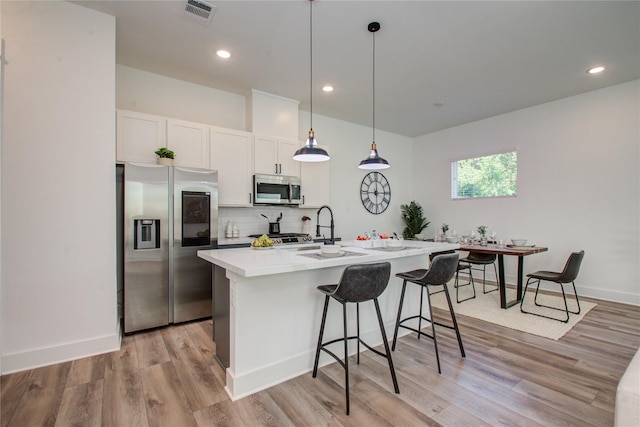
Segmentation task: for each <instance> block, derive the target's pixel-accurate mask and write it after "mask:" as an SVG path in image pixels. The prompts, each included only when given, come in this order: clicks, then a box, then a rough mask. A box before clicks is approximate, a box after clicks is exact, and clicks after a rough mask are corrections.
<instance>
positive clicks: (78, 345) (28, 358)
mask: <svg viewBox="0 0 640 427" xmlns="http://www.w3.org/2000/svg"><path fill="white" fill-rule="evenodd" d="M116 329H117V330H116V332H115V333H114V334H113V335H105V336H102V337H96V338H92V339H88V340H84V341H76V342H72V343H66V344H62V345H57V346H54V347H46V348H39V349H35V350H29V351H24V352H20V353H13V354H5V355H3V356H2V374H3V375H4V374H10V373H13V372H19V371H24V370H27V369H34V368H39V367H41V366H47V365H53V364H56V363H62V362H68V361H70V360H76V359H81V358H83V357H89V356H95V355H97V354H104V353H109V352H112V351H117V350H120V343H121V340H122V338H121V337H122V334H121V330H120V322H118V325H117V327H116Z"/></svg>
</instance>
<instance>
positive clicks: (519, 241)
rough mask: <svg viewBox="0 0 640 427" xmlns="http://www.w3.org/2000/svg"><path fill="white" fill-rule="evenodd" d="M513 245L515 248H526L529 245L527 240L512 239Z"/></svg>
mask: <svg viewBox="0 0 640 427" xmlns="http://www.w3.org/2000/svg"><path fill="white" fill-rule="evenodd" d="M511 243H513V244H514V245H515V246H524V245H526V244H527V239H511Z"/></svg>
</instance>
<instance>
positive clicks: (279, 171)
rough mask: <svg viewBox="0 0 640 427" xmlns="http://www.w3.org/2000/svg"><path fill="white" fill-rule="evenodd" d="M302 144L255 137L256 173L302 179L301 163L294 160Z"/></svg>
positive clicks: (269, 137) (273, 138) (267, 137)
mask: <svg viewBox="0 0 640 427" xmlns="http://www.w3.org/2000/svg"><path fill="white" fill-rule="evenodd" d="M299 147H300V142H298V141H292V140H287V139H281V138H276V137H271V136H263V135H256V136H255V137H254V153H253V154H254V170H255V173H263V174H270V175H274V174H275V175H288V176H297V177H300V162H297V161H295V160H293V159H292V157H293V155H294V154H295V152H296V150H297V149H298V148H299Z"/></svg>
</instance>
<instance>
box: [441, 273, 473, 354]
mask: <svg viewBox="0 0 640 427" xmlns="http://www.w3.org/2000/svg"><path fill="white" fill-rule="evenodd" d="M443 287H444V295H445V296H446V297H447V304H449V313H451V321H452V322H453V329H454V330H455V331H456V337H457V338H458V346H459V347H460V354H461V355H462V357H466V355H465V354H464V346H463V345H462V337H461V336H460V330H459V329H458V322H457V320H456V314H455V312H454V311H453V305H452V304H451V297H450V296H449V290H448V288H447V284H446V283H445V284H444V285H443ZM434 336H435V334H434Z"/></svg>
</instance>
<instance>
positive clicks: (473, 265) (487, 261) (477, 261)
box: [460, 252, 498, 294]
mask: <svg viewBox="0 0 640 427" xmlns="http://www.w3.org/2000/svg"><path fill="white" fill-rule="evenodd" d="M460 263H462V264H463V265H464V264H468V265H469V269H470V271H469V273H470V274H471V272H472V271H482V292H483V293H485V294H488V293H489V292H494V291H497V290H498V269H497V268H496V254H483V253H478V252H469V254H468V255H467V256H466V257H465V258H462V259H461V260H460ZM488 265H493V272H494V274H495V278H496V286H495V288H492V289H489V290H487V266H488ZM480 267H482V268H480Z"/></svg>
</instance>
